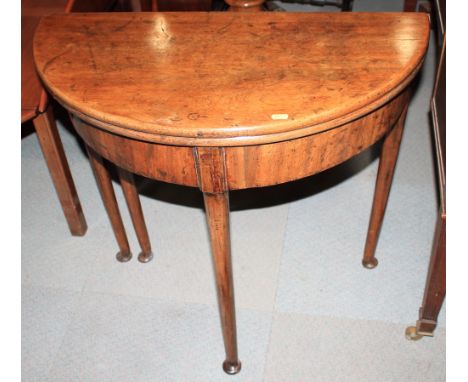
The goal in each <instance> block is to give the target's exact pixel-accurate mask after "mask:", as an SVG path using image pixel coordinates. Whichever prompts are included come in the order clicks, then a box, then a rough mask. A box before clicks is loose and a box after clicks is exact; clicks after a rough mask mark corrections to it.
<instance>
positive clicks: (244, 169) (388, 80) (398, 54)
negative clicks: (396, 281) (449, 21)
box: [34, 13, 429, 374]
mask: <svg viewBox="0 0 468 382" xmlns="http://www.w3.org/2000/svg"><path fill="white" fill-rule="evenodd" d="M428 39H429V23H428V17H427V16H426V15H424V14H417V13H330V14H327V13H316V14H314V13H306V14H301V13H258V14H254V13H140V14H136V13H128V14H125V13H123V14H74V15H53V16H49V17H46V18H44V19H43V20H42V21H41V24H40V25H39V27H38V29H37V32H36V40H35V45H34V54H35V60H36V65H37V69H38V72H39V75H40V77H41V78H42V80H43V82H44V84H45V86H46V87H47V88H48V90H49V91H50V92H51V94H53V95H54V97H55V98H56V99H57V100H58V101H59V102H60V103H61V104H62V105H63V106H64V107H65V108H67V109H68V110H69V111H70V113H71V115H72V120H73V123H74V126H75V128H76V130H77V132H78V133H79V135H80V136H81V137H82V138H83V140H84V141H85V142H86V145H87V146H88V151H89V157H90V161H91V164H92V167H93V169H94V171H95V174H96V178H97V181H98V184H99V186H100V189H101V192H102V196H103V200H104V202H105V205H106V208H107V210H108V213H109V216H110V219H111V223H112V226H113V228H114V232H115V234H116V238H117V241H118V244H119V248H120V251H119V254H118V258H119V259H120V260H128V259H129V258H130V257H131V254H130V250H129V248H128V241H127V239H126V234H125V230H124V227H123V224H122V220H121V217H120V213H119V210H118V206H117V203H116V201H115V196H114V192H113V189H112V183H111V181H110V177H109V173H108V172H107V169H106V167H105V165H104V162H103V158H105V159H106V160H108V161H110V162H112V163H114V164H115V165H116V166H117V167H118V168H119V173H120V177H121V183H122V187H123V191H124V195H125V197H126V200H127V204H128V207H129V209H130V213H131V217H132V220H133V223H134V225H135V228H136V231H137V235H138V238H139V241H140V244H141V247H142V253H141V254H140V260H141V261H148V260H149V259H150V258H151V256H152V255H151V246H150V243H149V236H148V233H147V231H146V226H145V223H144V219H143V214H142V211H141V206H140V203H139V199H138V193H137V191H136V188H135V185H134V183H133V178H132V173H136V174H139V175H142V176H145V177H148V178H152V179H157V180H160V181H164V182H170V183H176V184H180V185H186V186H191V187H198V188H199V189H200V190H201V191H202V192H203V195H204V201H205V210H206V216H207V222H208V227H209V232H210V240H211V251H212V255H213V258H214V264H215V276H216V284H217V291H218V300H219V307H220V315H221V322H222V331H223V337H224V344H225V350H226V360H225V362H224V364H223V368H224V370H225V371H226V372H227V373H230V374H234V373H237V372H238V371H239V370H240V367H241V364H240V361H239V358H238V351H237V338H236V318H235V308H234V289H233V281H232V280H233V279H232V267H231V253H230V239H229V196H228V195H229V191H230V190H236V189H245V188H250V187H263V186H270V185H274V184H279V183H284V182H289V181H292V180H295V179H300V178H303V177H307V176H310V175H313V174H315V173H318V172H320V171H323V170H325V169H327V168H330V167H332V166H335V165H337V164H339V163H341V162H343V161H345V160H347V159H349V158H351V157H353V156H354V155H356V154H358V153H359V152H361V151H363V150H365V149H366V148H367V147H369V146H370V145H372V144H374V143H375V142H377V141H379V140H380V139H383V147H382V152H381V157H380V164H379V170H378V175H377V181H376V190H375V197H374V202H373V208H372V213H371V218H370V224H369V231H368V236H367V240H366V245H365V250H364V257H363V264H364V266H365V267H367V268H373V267H375V266H376V265H377V260H376V259H375V257H374V252H375V248H376V244H377V238H378V234H379V231H380V228H381V224H382V219H383V215H384V210H385V207H386V204H387V199H388V194H389V190H390V186H391V182H392V177H393V172H394V168H395V163H396V160H397V156H398V150H399V146H400V140H401V136H402V132H403V126H404V120H405V116H406V111H407V108H408V102H409V99H410V91H409V90H408V89H409V88H410V87H409V85H410V83H411V81H412V79H413V78H414V76H415V75H416V74H417V72H418V70H419V68H420V67H421V64H422V62H423V59H424V55H425V53H426V49H427V45H428ZM330 229H333V227H330ZM187 256H189V254H187ZM181 358H182V357H181Z"/></svg>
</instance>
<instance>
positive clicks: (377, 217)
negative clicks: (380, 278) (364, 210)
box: [362, 105, 408, 269]
mask: <svg viewBox="0 0 468 382" xmlns="http://www.w3.org/2000/svg"><path fill="white" fill-rule="evenodd" d="M407 111H408V105H406V107H405V109H404V110H403V112H402V113H401V115H400V117H399V119H398V121H397V123H396V125H395V127H393V128H392V130H390V132H389V133H388V134H387V136H386V137H385V138H384V143H383V146H382V152H381V154H380V162H379V170H378V173H377V180H376V184H375V191H374V201H373V204H372V212H371V217H370V222H369V229H368V231H367V239H366V246H365V249H364V257H363V259H362V265H364V267H366V268H368V269H372V268H375V267H376V266H377V264H378V261H377V259H376V258H375V249H376V247H377V241H378V238H379V233H380V229H381V228H382V221H383V218H384V214H385V208H386V207H387V202H388V196H389V193H390V188H391V186H392V180H393V173H394V171H395V166H396V162H397V159H398V152H399V150H400V142H401V137H402V135H403V127H404V125H405V119H406V112H407Z"/></svg>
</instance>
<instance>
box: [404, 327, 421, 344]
mask: <svg viewBox="0 0 468 382" xmlns="http://www.w3.org/2000/svg"><path fill="white" fill-rule="evenodd" d="M405 337H406V339H407V340H409V341H418V340H420V339H421V338H423V337H424V336H423V335H422V334H419V333H418V330H417V329H416V326H408V327H407V328H406V330H405Z"/></svg>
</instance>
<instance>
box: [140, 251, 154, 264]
mask: <svg viewBox="0 0 468 382" xmlns="http://www.w3.org/2000/svg"><path fill="white" fill-rule="evenodd" d="M152 259H153V252H149V253H144V252H141V253H140V254H139V255H138V261H139V262H140V263H148V262H150V261H151V260H152Z"/></svg>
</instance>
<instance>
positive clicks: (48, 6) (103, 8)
mask: <svg viewBox="0 0 468 382" xmlns="http://www.w3.org/2000/svg"><path fill="white" fill-rule="evenodd" d="M130 9H131V5H130V3H129V2H128V1H127V0H121V1H116V0H22V1H21V123H22V124H23V123H25V122H28V121H32V122H33V125H34V128H35V131H36V133H37V137H38V139H39V143H40V146H41V149H42V152H43V155H44V158H45V160H46V163H47V167H48V169H49V173H50V176H51V178H52V181H53V184H54V187H55V190H56V192H57V195H58V198H59V201H60V203H61V206H62V210H63V213H64V215H65V218H66V220H67V223H68V226H69V229H70V232H71V233H72V235H76V236H82V235H84V234H85V233H86V230H87V224H86V220H85V217H84V214H83V210H82V207H81V203H80V200H79V198H78V194H77V192H76V188H75V184H74V182H73V178H72V175H71V172H70V168H69V166H68V162H67V159H66V156H65V152H64V150H63V145H62V142H61V140H60V135H59V132H58V130H57V126H56V123H55V117H54V113H53V110H52V105H49V100H48V96H47V93H46V91H45V90H44V89H43V87H42V84H41V82H40V81H39V78H38V77H37V74H36V68H35V65H34V60H33V49H32V47H33V36H34V31H35V29H36V27H37V25H38V23H39V21H40V19H41V17H43V16H46V15H48V14H52V13H61V12H67V13H69V12H107V11H111V10H130Z"/></svg>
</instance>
